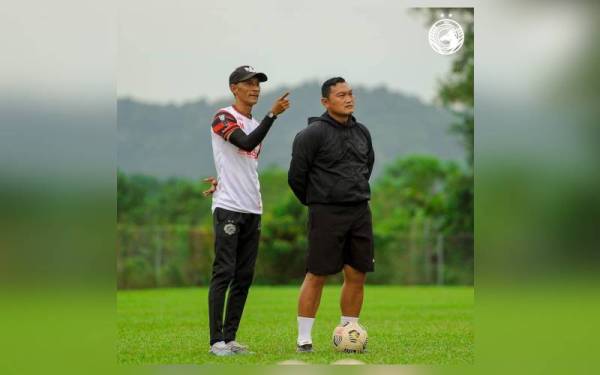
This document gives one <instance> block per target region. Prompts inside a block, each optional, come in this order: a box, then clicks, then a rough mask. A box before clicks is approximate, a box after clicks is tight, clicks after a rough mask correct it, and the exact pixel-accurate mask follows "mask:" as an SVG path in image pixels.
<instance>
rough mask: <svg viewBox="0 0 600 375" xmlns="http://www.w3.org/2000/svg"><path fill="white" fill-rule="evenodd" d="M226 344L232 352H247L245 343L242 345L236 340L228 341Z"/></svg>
mask: <svg viewBox="0 0 600 375" xmlns="http://www.w3.org/2000/svg"><path fill="white" fill-rule="evenodd" d="M227 346H228V347H229V349H230V350H231V351H232V352H233V353H234V354H249V353H250V352H249V351H248V347H247V346H246V345H242V344H240V343H239V342H237V341H235V340H234V341H229V342H228V343H227Z"/></svg>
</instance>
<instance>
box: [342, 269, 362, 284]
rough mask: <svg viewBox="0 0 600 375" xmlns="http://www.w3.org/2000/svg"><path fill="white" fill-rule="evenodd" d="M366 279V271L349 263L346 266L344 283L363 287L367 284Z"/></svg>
mask: <svg viewBox="0 0 600 375" xmlns="http://www.w3.org/2000/svg"><path fill="white" fill-rule="evenodd" d="M366 279H367V274H366V273H364V272H360V271H359V270H357V269H355V268H353V267H351V266H349V265H345V266H344V283H346V284H348V285H350V286H355V287H362V286H363V285H364V284H365V281H366Z"/></svg>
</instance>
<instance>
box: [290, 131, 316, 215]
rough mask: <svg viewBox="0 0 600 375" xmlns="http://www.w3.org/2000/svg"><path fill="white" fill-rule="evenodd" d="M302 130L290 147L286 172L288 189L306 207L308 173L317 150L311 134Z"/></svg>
mask: <svg viewBox="0 0 600 375" xmlns="http://www.w3.org/2000/svg"><path fill="white" fill-rule="evenodd" d="M307 130H308V129H304V131H301V132H300V133H298V134H297V135H296V137H295V138H294V144H293V146H292V161H291V162H290V169H289V170H288V184H289V185H290V188H291V189H292V191H293V192H294V194H295V195H296V197H297V198H298V200H300V202H302V204H304V205H306V204H307V202H306V191H307V187H308V172H309V171H310V169H311V167H312V163H313V160H314V157H315V153H316V150H317V146H316V139H314V138H315V137H313V136H312V135H311V133H312V132H309V131H307Z"/></svg>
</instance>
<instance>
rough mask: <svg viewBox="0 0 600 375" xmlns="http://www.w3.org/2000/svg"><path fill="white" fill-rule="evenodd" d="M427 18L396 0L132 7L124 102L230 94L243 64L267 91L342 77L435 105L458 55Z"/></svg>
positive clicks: (127, 9) (179, 0)
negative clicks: (442, 46) (438, 47)
mask: <svg viewBox="0 0 600 375" xmlns="http://www.w3.org/2000/svg"><path fill="white" fill-rule="evenodd" d="M427 33H428V25H426V24H425V18H424V17H423V16H420V15H417V14H414V13H409V12H408V8H405V7H404V6H403V5H402V3H400V2H394V1H382V0H376V1H364V0H333V1H331V0H328V1H315V0H309V1H302V2H299V1H277V0H261V1H240V0H232V1H221V2H217V1H199V0H168V1H167V0H124V1H122V2H120V3H119V32H118V41H119V45H118V88H117V92H118V95H119V96H133V97H135V98H138V99H143V100H146V101H154V102H171V101H172V102H183V101H189V100H194V99H197V98H200V97H206V98H209V99H216V98H222V97H224V96H228V95H229V90H228V85H227V78H228V76H229V74H230V73H231V71H232V70H233V69H234V68H235V67H237V66H239V65H244V64H249V65H252V66H254V67H255V68H256V69H257V70H260V71H263V72H265V73H266V74H267V75H268V76H269V81H268V82H266V83H265V84H263V89H264V90H270V89H273V88H275V87H277V86H279V85H282V84H291V85H294V84H298V83H301V82H303V81H306V80H309V79H318V80H323V79H325V78H329V77H331V76H336V75H341V76H343V77H345V78H346V79H347V80H349V81H350V82H351V83H353V84H364V85H368V86H376V85H381V84H385V85H387V86H388V87H389V88H391V89H393V90H395V91H402V92H405V93H408V94H412V95H415V96H418V97H420V98H422V99H424V100H426V101H429V100H430V99H431V98H432V97H433V96H434V95H435V90H436V80H437V79H438V78H440V77H442V76H443V75H444V74H445V73H446V72H447V71H448V70H449V69H450V61H451V58H449V57H447V56H442V55H439V54H437V53H435V52H434V51H433V50H432V49H431V47H430V46H429V44H428V39H427Z"/></svg>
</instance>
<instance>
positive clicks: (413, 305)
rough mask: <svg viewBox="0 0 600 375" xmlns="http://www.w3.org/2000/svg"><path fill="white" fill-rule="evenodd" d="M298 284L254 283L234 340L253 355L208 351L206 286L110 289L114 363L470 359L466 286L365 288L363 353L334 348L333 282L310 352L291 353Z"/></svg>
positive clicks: (335, 306) (336, 307)
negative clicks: (365, 346) (113, 293)
mask: <svg viewBox="0 0 600 375" xmlns="http://www.w3.org/2000/svg"><path fill="white" fill-rule="evenodd" d="M298 290H299V286H253V287H252V288H251V289H250V294H249V296H248V301H247V303H246V308H245V310H244V316H243V317H242V322H241V324H240V329H239V331H238V336H237V340H238V341H239V342H241V343H244V344H246V345H248V346H249V347H250V350H251V351H253V352H254V353H255V354H253V355H244V356H231V357H215V356H212V355H210V354H209V353H208V349H209V346H208V340H209V334H208V315H207V311H208V289H207V288H182V289H153V290H138V291H119V292H118V293H117V312H118V315H117V325H118V342H117V361H118V363H120V364H209V363H210V364H221V363H222V364H276V363H278V362H281V361H286V360H301V361H303V362H307V363H311V364H329V363H332V362H335V361H338V360H341V359H357V360H360V361H362V362H365V363H366V364H471V363H473V358H474V347H473V341H474V331H473V288H472V287H404V286H374V285H367V286H366V289H365V300H364V304H363V309H362V313H361V317H360V323H361V324H362V325H363V326H364V327H365V328H366V329H367V331H368V333H369V346H368V352H367V353H363V354H345V353H337V352H335V351H334V350H333V347H332V345H331V333H332V331H333V329H334V327H335V326H336V325H337V324H338V323H339V320H340V309H339V294H340V286H339V285H328V286H326V287H325V290H324V291H323V297H322V300H321V306H320V308H319V312H318V314H317V318H316V320H315V324H314V327H313V345H314V349H315V352H314V353H311V354H298V353H296V352H295V341H296V330H297V325H296V304H297V298H298Z"/></svg>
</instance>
